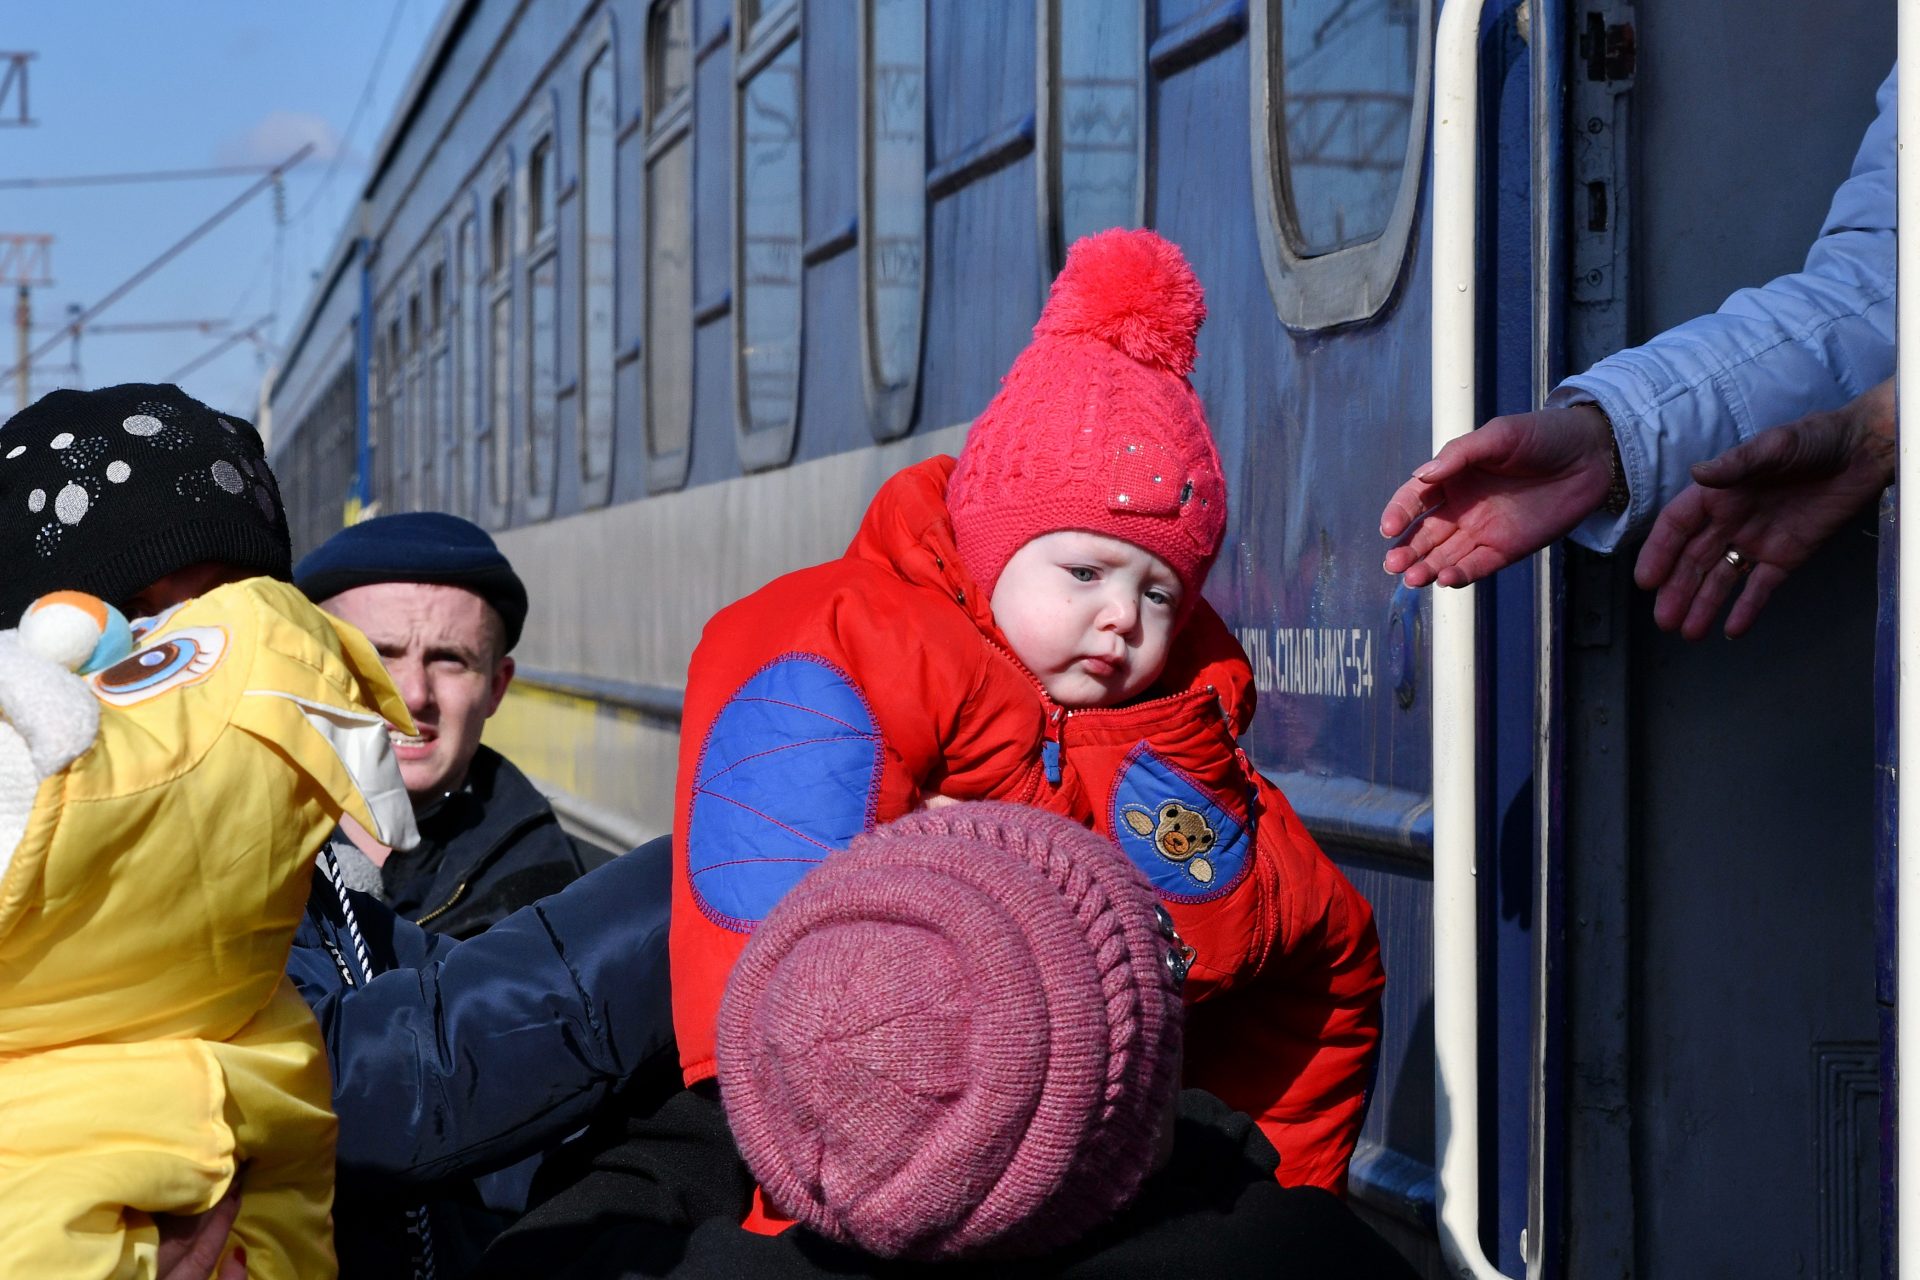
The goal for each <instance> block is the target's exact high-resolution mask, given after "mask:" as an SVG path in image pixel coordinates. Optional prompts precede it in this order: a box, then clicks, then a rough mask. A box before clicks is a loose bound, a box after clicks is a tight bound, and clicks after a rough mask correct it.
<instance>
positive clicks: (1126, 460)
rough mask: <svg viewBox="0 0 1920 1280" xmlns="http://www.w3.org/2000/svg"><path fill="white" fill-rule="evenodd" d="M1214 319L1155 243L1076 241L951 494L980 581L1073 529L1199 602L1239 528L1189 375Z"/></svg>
mask: <svg viewBox="0 0 1920 1280" xmlns="http://www.w3.org/2000/svg"><path fill="white" fill-rule="evenodd" d="M1206 316H1207V308H1206V302H1205V300H1204V296H1203V294H1202V291H1201V288H1200V282H1199V281H1198V280H1197V279H1195V278H1194V274H1193V269H1192V268H1191V267H1189V266H1188V265H1187V260H1186V258H1185V257H1183V256H1182V255H1181V253H1180V250H1179V248H1178V247H1177V246H1176V245H1174V244H1173V243H1171V242H1170V241H1168V240H1165V239H1163V238H1162V237H1160V236H1158V235H1155V234H1154V233H1153V232H1151V231H1127V230H1119V229H1116V230H1113V231H1103V232H1101V233H1099V234H1098V235H1092V236H1088V237H1087V238H1085V239H1084V240H1080V241H1077V242H1076V243H1075V244H1074V246H1073V247H1072V248H1071V249H1070V250H1068V252H1067V265H1066V268H1065V269H1064V270H1063V271H1061V273H1060V275H1059V278H1057V279H1056V280H1055V281H1054V282H1053V292H1052V294H1051V296H1049V297H1048V299H1047V305H1046V307H1045V309H1043V310H1042V311H1041V313H1040V322H1039V323H1038V324H1036V325H1035V326H1034V327H1033V341H1032V342H1031V343H1029V344H1028V345H1027V349H1026V350H1025V351H1023V352H1021V353H1020V355H1019V357H1018V358H1017V359H1016V360H1015V361H1014V362H1013V368H1012V369H1010V370H1009V371H1008V372H1007V376H1006V379H1005V381H1003V382H1002V383H1001V385H1000V394H998V395H996V396H995V397H994V398H993V402H992V403H991V404H989V405H988V406H987V408H986V411H985V412H983V413H982V414H981V415H980V416H979V417H978V418H976V419H975V420H974V423H973V427H972V429H971V430H970V431H969V432H968V433H967V443H966V445H965V447H964V448H962V449H961V451H960V465H959V466H958V467H957V468H956V469H955V470H954V473H953V479H952V480H951V481H950V482H949V484H948V486H947V510H948V511H949V512H951V513H952V515H953V532H954V540H955V542H956V543H957V545H958V546H959V549H960V559H961V561H962V562H963V563H964V564H965V565H966V567H967V572H968V573H970V574H971V575H972V576H973V578H974V580H975V581H976V582H978V583H979V584H980V586H981V588H982V589H983V590H984V591H986V592H987V593H988V595H989V596H991V595H992V593H993V588H994V584H995V583H996V582H998V581H999V580H1000V572H1001V570H1002V569H1004V568H1006V564H1007V561H1008V560H1009V559H1011V558H1012V557H1013V554H1014V552H1016V551H1018V550H1019V549H1020V548H1021V547H1023V546H1025V545H1026V544H1027V543H1029V542H1031V541H1033V540H1034V539H1035V538H1037V537H1040V536H1041V535H1043V534H1048V533H1054V532H1058V531H1060V530H1063V529H1084V530H1087V531H1089V532H1092V533H1102V534H1106V535H1108V536H1110V537H1115V538H1120V539H1123V540H1125V541H1127V542H1131V543H1133V544H1134V545H1135V546H1137V547H1142V548H1145V549H1146V550H1148V551H1150V552H1152V553H1153V554H1154V555H1156V556H1159V557H1160V558H1161V559H1162V560H1164V561H1166V562H1167V564H1168V565H1170V566H1171V567H1172V568H1173V571H1174V572H1175V573H1177V574H1178V575H1179V576H1180V584H1181V588H1182V592H1181V600H1182V604H1183V607H1190V606H1191V605H1192V603H1193V602H1194V601H1196V600H1198V599H1199V596H1200V587H1201V585H1202V584H1203V583H1204V582H1205V581H1206V577H1207V571H1208V570H1209V569H1211V568H1212V567H1213V559H1214V556H1215V555H1217V554H1218V553H1219V551H1220V540H1221V538H1222V537H1223V536H1224V535H1225V533H1226V527H1227V482H1226V477H1225V476H1224V475H1223V474H1222V472H1221V469H1220V455H1219V452H1218V451H1217V450H1216V449H1215V448H1214V445H1213V435H1212V433H1211V432H1210V431H1208V430H1207V418H1206V412H1205V411H1204V410H1203V409H1202V408H1201V405H1200V397H1199V396H1198V395H1196V394H1195V393H1194V390H1193V386H1192V384H1191V383H1189V382H1188V381H1187V375H1188V374H1189V373H1190V372H1192V370H1193V361H1194V336H1195V335H1196V334H1197V333H1198V332H1199V330H1200V325H1201V322H1202V321H1204V320H1205V319H1206Z"/></svg>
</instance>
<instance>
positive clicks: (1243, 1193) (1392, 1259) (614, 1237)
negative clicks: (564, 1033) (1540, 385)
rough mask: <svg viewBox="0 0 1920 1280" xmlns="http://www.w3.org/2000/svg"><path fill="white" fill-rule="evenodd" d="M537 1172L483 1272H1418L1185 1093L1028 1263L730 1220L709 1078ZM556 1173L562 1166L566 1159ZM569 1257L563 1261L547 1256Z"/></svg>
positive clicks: (1365, 1277)
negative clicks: (910, 1249) (896, 1250)
mask: <svg viewBox="0 0 1920 1280" xmlns="http://www.w3.org/2000/svg"><path fill="white" fill-rule="evenodd" d="M575 1150H576V1151H578V1152H584V1153H588V1154H584V1155H579V1156H575V1155H569V1156H568V1157H565V1158H563V1159H562V1160H558V1161H556V1162H554V1164H552V1165H549V1166H548V1168H547V1169H546V1170H543V1171H542V1174H541V1180H540V1187H539V1188H537V1190H538V1189H544V1188H545V1187H546V1186H549V1185H553V1184H554V1180H555V1177H556V1176H557V1177H558V1178H560V1179H563V1180H564V1185H562V1186H561V1187H560V1189H559V1190H557V1191H556V1193H555V1194H554V1195H553V1197H552V1198H551V1199H548V1200H547V1201H545V1202H544V1203H542V1204H540V1205H539V1206H538V1207H537V1208H535V1209H534V1210H533V1211H532V1212H531V1213H529V1214H527V1216H526V1217H524V1218H522V1219H521V1220H520V1222H519V1223H518V1224H517V1225H516V1226H514V1227H513V1228H512V1229H511V1230H509V1231H508V1232H507V1233H506V1234H504V1235H502V1236H501V1237H500V1238H499V1239H498V1240H496V1241H495V1242H494V1244H493V1247H492V1248H490V1249H488V1251H487V1254H486V1257H485V1259H484V1260H483V1262H482V1265H481V1270H480V1272H479V1275H480V1276H482V1277H517V1276H527V1275H541V1274H546V1273H563V1274H565V1275H567V1276H569V1277H582V1278H600V1280H613V1278H615V1277H619V1278H620V1280H626V1278H627V1277H638V1276H680V1277H704V1276H711V1277H716V1280H758V1278H759V1277H796V1276H798V1277H806V1276H874V1277H896V1276H897V1277H906V1276H920V1275H936V1276H946V1277H952V1278H953V1280H975V1278H978V1280H987V1277H994V1278H995V1280H1002V1278H1004V1280H1040V1278H1041V1277H1061V1276H1064V1277H1076V1278H1077V1277H1086V1278H1088V1280H1091V1278H1093V1277H1129V1276H1137V1277H1166V1278H1167V1280H1174V1278H1176V1277H1177V1278H1180V1280H1185V1278H1186V1277H1192V1276H1238V1275H1247V1276H1254V1275H1257V1276H1272V1277H1315V1278H1316V1280H1317V1278H1320V1277H1334V1276H1338V1277H1354V1278H1356V1280H1369V1278H1372V1277H1378V1278H1380V1280H1412V1277H1413V1275H1414V1272H1413V1270H1412V1268H1410V1267H1409V1266H1408V1265H1407V1263H1406V1262H1405V1261H1404V1260H1403V1259H1402V1258H1401V1257H1400V1256H1399V1255H1398V1254H1396V1253H1395V1252H1394V1251H1393V1250H1392V1249H1391V1248H1389V1247H1388V1246H1387V1245H1386V1243H1385V1242H1384V1241H1382V1240H1381V1239H1380V1237H1379V1236H1377V1235H1375V1234H1374V1233H1373V1231H1372V1230H1370V1229H1369V1228H1368V1227H1367V1226H1365V1225H1364V1224H1363V1223H1362V1222H1361V1221H1360V1220H1359V1219H1358V1218H1356V1217H1354V1216H1353V1214H1352V1212H1351V1211H1349V1210H1348V1209H1347V1207H1346V1206H1345V1205H1344V1204H1342V1203H1341V1202H1340V1200H1339V1199H1338V1198H1337V1197H1335V1196H1333V1195H1332V1194H1330V1193H1328V1192H1326V1191H1322V1190H1320V1189H1319V1188H1317V1187H1293V1188H1287V1187H1281V1186H1280V1185H1279V1184H1277V1183H1276V1182H1274V1180H1273V1175H1274V1170H1275V1169H1276V1168H1277V1167H1278V1166H1279V1162H1280V1158H1279V1156H1278V1155H1277V1154H1276V1153H1275V1151H1274V1149H1273V1145H1272V1144H1271V1143H1269V1142H1268V1141H1267V1140H1266V1138H1265V1137H1264V1136H1263V1135H1262V1134H1261V1132H1260V1130H1259V1128H1258V1127H1256V1126H1255V1124H1254V1123H1253V1121H1252V1120H1250V1119H1249V1118H1247V1117H1246V1116H1244V1115H1242V1114H1240V1113H1239V1112H1237V1111H1233V1110H1230V1109H1229V1108H1228V1107H1227V1106H1226V1104H1225V1103H1223V1102H1221V1101H1220V1100H1219V1099H1218V1098H1215V1097H1213V1096H1212V1095H1211V1094H1207V1093H1202V1092H1200V1091H1199V1090H1195V1089H1190V1090H1188V1091H1187V1092H1185V1093H1183V1094H1182V1095H1181V1096H1180V1110H1179V1116H1178V1120H1177V1126H1176V1129H1175V1133H1174V1146H1173V1155H1172V1158H1171V1160H1170V1161H1169V1162H1168V1164H1167V1167H1165V1168H1164V1169H1162V1170H1160V1171H1159V1172H1158V1173H1156V1174H1154V1175H1153V1176H1152V1177H1150V1178H1149V1179H1147V1181H1146V1183H1145V1184H1144V1185H1143V1186H1142V1187H1141V1189H1140V1194H1139V1196H1138V1197H1137V1198H1136V1199H1135V1201H1134V1203H1133V1205H1132V1207H1131V1208H1129V1209H1128V1210H1127V1211H1126V1212H1125V1213H1124V1214H1122V1215H1121V1216H1120V1217H1119V1218H1117V1219H1115V1220H1114V1221H1113V1222H1111V1223H1109V1224H1108V1225H1107V1226H1105V1227H1103V1228H1101V1229H1100V1230H1098V1231H1096V1232H1094V1233H1093V1234H1092V1235H1091V1236H1089V1237H1087V1238H1086V1239H1085V1240H1082V1241H1081V1242H1080V1243H1079V1244H1077V1245H1074V1246H1073V1247H1071V1248H1069V1249H1065V1250H1062V1251H1060V1252H1058V1253H1054V1254H1050V1255H1048V1256H1047V1257H1045V1258H1040V1259H1032V1260H1028V1261H1023V1262H1004V1261H983V1262H978V1263H975V1262H956V1263H946V1264H942V1265H938V1266H933V1265H929V1264H926V1263H897V1262H887V1261H885V1260H882V1259H878V1258H874V1257H872V1256H870V1255H867V1254H864V1253H861V1252H860V1251H858V1250H856V1249H853V1248H850V1247H848V1246H846V1245H841V1244H836V1243H834V1242H832V1241H829V1240H826V1239H823V1238H822V1237H820V1236H817V1235H815V1234H813V1233H812V1232H810V1231H807V1230H805V1229H804V1228H801V1227H793V1228H790V1229H789V1230H787V1231H786V1232H785V1233H784V1234H782V1235H779V1236H761V1235H755V1234H753V1233H751V1232H747V1231H743V1230H741V1229H740V1227H739V1226H738V1225H736V1224H738V1223H739V1221H740V1220H741V1218H742V1217H743V1216H744V1215H745V1213H746V1211H747V1208H748V1205H749V1202H750V1200H751V1198H752V1194H753V1177H752V1174H750V1173H749V1172H748V1170H747V1167H746V1165H745V1164H744V1163H743V1162H742V1161H741V1159H740V1156H739V1153H738V1151H737V1150H736V1149H735V1147H734V1145H733V1138H732V1135H731V1134H730V1133H729V1132H728V1130H727V1124H726V1114H725V1112H724V1111H723V1110H722V1108H721V1106H720V1103H719V1100H718V1098H717V1096H716V1095H715V1093H714V1092H713V1089H712V1085H711V1083H710V1082H709V1083H707V1084H703V1085H699V1086H695V1087H694V1088H692V1089H688V1090H684V1091H682V1092H680V1093H677V1094H674V1095H673V1096H672V1097H670V1098H668V1099H666V1100H665V1101H664V1102H662V1103H661V1104H659V1105H658V1106H655V1107H652V1108H650V1109H647V1110H645V1111H639V1110H636V1111H635V1112H634V1113H633V1114H631V1115H630V1116H628V1117H627V1118H625V1119H624V1120H621V1121H619V1122H613V1123H607V1124H603V1125H601V1126H596V1129H595V1131H594V1133H591V1134H589V1135H588V1137H587V1138H586V1139H585V1140H583V1141H582V1142H581V1143H579V1144H577V1146H576V1148H575ZM563 1166H567V1167H564V1168H563ZM563 1259H564V1260H565V1266H564V1270H563V1271H562V1272H555V1264H556V1263H557V1262H559V1261H560V1260H563Z"/></svg>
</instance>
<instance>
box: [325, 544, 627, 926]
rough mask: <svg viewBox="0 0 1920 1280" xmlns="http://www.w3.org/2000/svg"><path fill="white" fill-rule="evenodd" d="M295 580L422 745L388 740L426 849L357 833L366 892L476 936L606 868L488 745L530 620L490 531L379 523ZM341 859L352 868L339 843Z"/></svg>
mask: <svg viewBox="0 0 1920 1280" xmlns="http://www.w3.org/2000/svg"><path fill="white" fill-rule="evenodd" d="M293 576H294V583H295V584H296V585H297V586H298V587H299V588H300V589H301V590H302V591H304V592H306V594H307V596H308V598H309V599H311V600H312V601H313V602H314V603H315V604H318V605H319V606H320V607H321V608H323V609H325V610H326V611H327V612H329V613H331V614H333V615H334V616H336V617H338V618H342V619H344V620H346V621H347V622H351V623H352V624H353V625H354V626H356V627H358V628H360V630H362V631H364V632H365V633H366V635H367V638H368V639H369V640H371V641H373V645H374V648H376V649H378V650H379V651H380V656H381V658H382V659H383V660H384V661H385V662H386V664H387V670H388V672H389V673H390V674H391V675H392V676H393V678H394V683H395V684H396V685H398V686H399V689H400V694H401V696H402V697H403V698H404V699H405V700H406V703H407V710H408V711H409V712H410V713H412V716H413V720H414V726H415V730H416V731H415V733H414V734H413V735H411V736H409V735H404V734H402V733H400V732H399V731H398V730H394V731H393V735H392V736H393V750H394V755H395V757H396V758H398V760H399V762H400V776H401V778H402V779H403V780H404V781H405V782H406V784H407V791H408V794H409V795H411V796H412V797H413V808H414V816H415V818H416V819H417V820H418V822H419V825H420V843H419V844H418V845H417V846H415V847H414V848H412V849H408V850H398V851H394V852H391V853H389V852H388V851H387V850H386V849H384V848H382V847H380V846H378V845H375V844H373V843H372V841H371V840H368V839H365V838H364V837H363V835H362V833H353V834H354V839H355V841H356V842H357V844H358V845H359V846H360V852H361V853H362V854H364V855H365V857H367V858H368V859H370V860H371V861H372V862H373V863H374V864H375V865H376V866H377V867H378V877H377V879H375V878H373V877H372V876H371V875H370V874H368V875H367V879H366V882H365V887H367V888H370V889H376V890H377V891H378V892H379V893H380V895H381V896H382V897H384V898H385V899H386V900H387V902H388V903H389V904H390V905H391V906H392V907H393V909H394V910H395V911H397V912H399V913H400V914H401V915H403V916H405V917H406V918H407V919H409V920H414V921H417V922H418V923H419V924H420V925H421V926H422V927H424V928H427V929H431V930H433V931H435V932H436V933H446V934H451V935H452V936H454V937H471V936H472V935H473V934H476V933H478V932H480V931H481V930H483V929H485V928H487V927H488V926H489V925H492V924H495V923H497V922H498V921H500V920H502V919H504V918H506V917H507V916H508V915H510V914H511V913H512V912H514V911H515V910H517V909H519V908H520V907H523V906H525V905H526V904H527V903H529V902H532V901H534V900H535V899H537V898H540V897H544V896H545V895H547V894H549V893H553V892H555V891H557V890H559V889H561V888H564V887H565V886H566V885H568V884H570V883H571V882H572V881H574V880H575V879H577V878H579V876H580V875H581V874H583V873H584V872H586V871H587V870H589V869H591V868H592V867H596V866H598V865H600V864H601V863H603V862H605V861H606V860H607V859H608V858H609V857H610V856H611V855H610V854H608V853H607V852H606V851H604V850H601V849H598V848H595V847H594V846H592V845H588V844H584V843H581V842H577V841H575V840H573V839H572V838H570V837H569V836H568V835H567V834H566V832H564V831H562V830H561V829H560V824H559V821H558V819H556V818H555V817H554V813H553V809H552V807H551V806H550V805H548V803H547V801H546V799H545V798H544V797H543V796H541V794H540V793H539V792H538V791H537V790H535V789H534V786H533V784H532V783H530V782H529V781H527V778H526V775H524V774H522V773H521V772H520V771H519V770H518V769H516V768H514V767H513V765H512V764H510V763H509V762H508V761H507V760H506V759H505V758H504V757H503V756H501V755H500V753H499V752H497V751H494V750H492V749H491V748H489V747H485V746H482V745H481V742H480V736H481V732H482V729H483V727H484V726H485V724H486V722H487V719H488V718H489V717H490V716H492V715H493V713H494V712H495V711H496V710H498V709H499V706H500V701H501V699H502V698H503V697H505V696H506V692H507V686H508V685H509V684H511V683H512V681H513V658H512V656H511V650H512V649H513V646H514V645H515V644H516V643H517V642H518V641H519V639H520V630H521V627H522V625H523V624H524V623H525V622H526V617H527V589H526V586H525V585H524V584H523V583H522V582H521V581H520V577H519V575H518V574H516V573H514V571H513V566H512V565H511V564H509V563H508V562H507V558H506V557H505V556H504V555H502V554H501V553H500V549H499V548H498V547H496V546H495V545H494V542H493V539H492V538H490V537H488V536H487V534H486V531H485V530H483V529H481V528H480V527H479V526H478V525H475V524H472V523H471V522H469V521H466V520H462V519H461V518H460V517H458V516H452V515H447V514H444V513H442V512H428V511H421V512H409V513H406V514H402V515H391V516H381V517H379V518H378V519H374V520H368V521H365V522H363V523H361V524H356V525H351V526H349V527H347V528H345V529H342V530H341V531H340V532H339V533H336V534H334V535H333V537H331V538H329V539H328V540H327V541H326V542H324V543H322V544H321V545H320V546H319V547H317V548H316V549H315V550H314V551H313V552H311V553H310V554H309V555H308V556H307V557H306V558H305V559H303V560H302V561H301V562H300V564H299V566H298V567H297V568H295V570H294V575H293ZM335 856H336V857H338V858H340V860H341V864H342V867H343V869H346V868H350V867H351V866H352V865H353V864H354V862H355V858H354V856H353V852H352V851H351V850H349V849H347V848H343V847H339V846H338V844H337V845H336V849H335ZM371 871H372V868H363V874H366V873H370V872H371Z"/></svg>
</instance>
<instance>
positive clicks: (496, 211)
mask: <svg viewBox="0 0 1920 1280" xmlns="http://www.w3.org/2000/svg"><path fill="white" fill-rule="evenodd" d="M491 212H492V214H493V216H492V218H491V219H490V226H491V234H490V236H489V237H488V241H487V272H488V274H489V275H492V276H494V277H496V278H497V277H498V276H499V275H500V273H501V272H503V271H505V270H506V268H507V251H508V250H509V249H510V248H511V247H512V242H511V241H510V240H509V239H508V238H507V190H506V188H505V187H502V188H501V189H500V190H498V191H496V192H494V193H493V204H492V209H491Z"/></svg>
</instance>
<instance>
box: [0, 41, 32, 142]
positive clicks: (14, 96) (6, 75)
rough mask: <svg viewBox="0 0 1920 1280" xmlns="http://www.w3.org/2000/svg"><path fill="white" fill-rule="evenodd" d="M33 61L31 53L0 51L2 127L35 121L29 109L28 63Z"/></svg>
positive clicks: (17, 126)
mask: <svg viewBox="0 0 1920 1280" xmlns="http://www.w3.org/2000/svg"><path fill="white" fill-rule="evenodd" d="M32 61H33V55H32V54H30V53H3V52H0V128H7V127H13V128H19V127H21V126H23V125H30V124H32V123H34V120H33V113H32V112H31V111H29V110H28V109H27V64H28V63H29V62H32ZM15 102H18V103H19V105H18V106H17V107H16V106H14V105H12V104H13V103H15Z"/></svg>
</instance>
